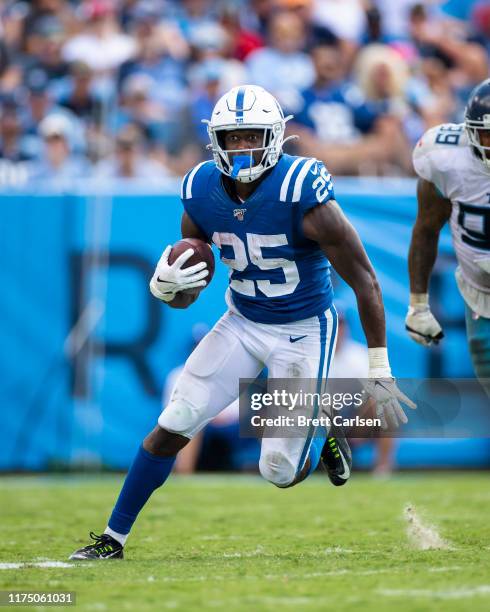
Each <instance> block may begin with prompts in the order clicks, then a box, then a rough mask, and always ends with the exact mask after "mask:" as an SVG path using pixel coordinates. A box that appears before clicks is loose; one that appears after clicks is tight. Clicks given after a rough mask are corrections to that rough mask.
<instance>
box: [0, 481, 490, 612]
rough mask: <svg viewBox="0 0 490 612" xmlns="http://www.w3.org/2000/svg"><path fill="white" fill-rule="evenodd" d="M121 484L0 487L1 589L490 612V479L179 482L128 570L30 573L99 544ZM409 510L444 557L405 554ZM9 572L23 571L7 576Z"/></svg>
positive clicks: (150, 602) (207, 605)
mask: <svg viewBox="0 0 490 612" xmlns="http://www.w3.org/2000/svg"><path fill="white" fill-rule="evenodd" d="M120 482H121V478H119V477H112V476H110V477H107V476H100V477H98V478H96V477H90V478H82V477H76V478H74V477H66V478H65V477H60V478H48V477H39V478H32V477H26V478H14V477H4V478H1V479H0V524H1V534H2V541H1V543H0V589H16V590H19V589H20V590H21V589H28V590H39V589H49V590H72V591H76V593H77V606H76V608H77V609H82V610H137V611H140V610H142V611H143V610H161V609H164V610H165V609H172V610H175V609H177V610H198V609H199V610H203V609H218V610H274V611H277V610H280V609H285V610H333V609H336V610H338V611H339V612H344V611H346V610H361V609H362V610H364V611H366V610H368V611H370V610H376V611H379V610H394V609H396V610H397V612H402V611H405V610H410V611H412V610H413V611H421V612H422V611H424V612H425V611H427V610H444V611H450V610H458V611H459V610H461V609H462V608H463V609H468V608H470V607H471V609H472V611H475V610H489V609H490V569H489V568H490V521H489V518H488V517H489V509H490V487H489V481H488V475H487V474H456V475H452V474H441V475H439V474H437V475H423V474H422V475H417V476H415V475H403V476H398V477H396V478H393V479H392V480H388V481H382V482H381V481H375V480H372V479H371V478H369V477H368V476H359V475H354V477H353V479H352V481H351V482H350V483H349V484H348V485H347V486H345V487H343V488H339V489H336V488H334V487H332V486H331V485H330V484H329V482H328V480H327V479H326V477H324V476H322V475H318V476H315V477H313V478H311V479H309V480H308V481H307V482H305V483H303V484H302V485H300V486H298V487H295V488H292V489H287V490H277V489H275V488H274V487H273V486H272V485H268V484H267V483H265V482H263V481H261V480H260V479H259V478H255V477H247V476H227V477H222V476H219V477H214V476H196V477H187V478H186V477H180V478H177V477H174V478H173V479H171V480H170V481H169V482H168V483H167V484H166V485H165V487H164V488H162V489H161V490H159V491H158V492H157V493H156V494H155V496H154V497H153V498H152V500H151V502H150V504H149V506H148V507H147V508H146V509H145V510H144V511H143V513H142V515H141V516H140V518H139V521H138V522H137V524H136V526H135V528H134V530H133V533H132V535H131V537H130V539H129V541H128V544H127V547H126V559H125V560H124V561H109V562H99V563H95V564H93V563H92V564H90V563H86V564H83V563H82V564H80V563H79V564H71V563H70V564H67V565H69V566H68V567H38V566H33V565H29V563H31V564H32V563H39V562H42V561H46V560H50V561H66V559H67V557H68V555H69V554H70V553H71V552H72V550H74V549H75V548H78V547H79V546H81V545H84V544H86V543H87V534H88V531H90V530H94V531H96V532H98V531H102V530H103V528H104V526H105V522H106V520H107V515H108V513H109V511H110V509H111V507H112V503H113V500H114V498H115V496H116V494H117V492H118V489H119V484H120ZM407 503H412V504H413V505H414V507H415V509H416V511H417V513H418V515H419V516H420V517H421V518H422V520H424V521H425V522H426V523H428V524H430V525H432V526H434V527H435V528H436V529H437V530H438V532H439V533H440V535H441V536H442V537H443V538H444V539H445V540H446V541H447V542H448V544H449V548H448V549H443V550H417V548H415V547H414V546H413V544H411V543H410V541H409V539H408V538H407V534H406V528H407V523H406V521H405V520H404V518H403V509H404V507H405V506H406V505H407ZM14 562H18V563H22V564H26V565H22V566H21V567H20V568H16V569H5V567H6V565H5V564H6V563H14ZM2 564H3V565H2ZM30 609H32V608H30ZM44 609H46V610H48V609H52V608H47V607H46V608H44Z"/></svg>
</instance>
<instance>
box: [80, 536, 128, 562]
mask: <svg viewBox="0 0 490 612" xmlns="http://www.w3.org/2000/svg"><path fill="white" fill-rule="evenodd" d="M90 537H91V538H92V540H94V543H93V544H89V545H88V546H84V547H83V548H79V549H78V550H76V551H75V552H74V553H72V554H71V555H70V557H69V559H70V561H91V560H92V559H123V558H124V553H123V547H122V546H121V544H119V542H118V541H117V540H115V539H114V538H113V537H112V536H110V535H109V534H107V533H103V534H102V535H97V534H95V533H94V532H93V531H91V532H90Z"/></svg>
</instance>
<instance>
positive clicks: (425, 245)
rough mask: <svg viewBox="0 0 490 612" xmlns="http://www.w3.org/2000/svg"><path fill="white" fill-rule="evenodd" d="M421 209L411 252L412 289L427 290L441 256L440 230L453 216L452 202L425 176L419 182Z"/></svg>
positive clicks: (418, 197) (410, 272) (419, 207)
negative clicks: (436, 262) (433, 269)
mask: <svg viewBox="0 0 490 612" xmlns="http://www.w3.org/2000/svg"><path fill="white" fill-rule="evenodd" d="M417 200H418V212H417V220H416V222H415V226H414V228H413V232H412V240H411V242H410V250H409V254H408V271H409V275H410V291H411V293H427V291H428V287H429V279H430V275H431V272H432V268H433V267H434V264H435V261H436V258H437V246H438V243H439V234H440V232H441V230H442V228H443V227H444V225H445V223H446V222H447V221H448V220H449V217H450V216H451V202H450V201H449V200H448V199H446V198H444V197H442V196H441V195H440V193H439V192H438V191H437V189H436V186H435V185H434V184H433V183H431V182H429V181H426V180H424V179H419V181H418V183H417Z"/></svg>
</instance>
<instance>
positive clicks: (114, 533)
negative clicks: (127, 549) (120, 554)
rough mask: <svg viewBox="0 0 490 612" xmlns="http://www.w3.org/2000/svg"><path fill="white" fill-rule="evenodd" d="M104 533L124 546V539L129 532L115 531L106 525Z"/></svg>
mask: <svg viewBox="0 0 490 612" xmlns="http://www.w3.org/2000/svg"><path fill="white" fill-rule="evenodd" d="M104 533H107V534H108V535H110V536H111V537H112V538H114V539H115V540H117V541H118V542H119V544H120V545H121V546H124V544H126V540H127V539H128V535H129V533H126V534H125V533H117V531H114V530H112V529H111V528H110V527H106V528H105V530H104Z"/></svg>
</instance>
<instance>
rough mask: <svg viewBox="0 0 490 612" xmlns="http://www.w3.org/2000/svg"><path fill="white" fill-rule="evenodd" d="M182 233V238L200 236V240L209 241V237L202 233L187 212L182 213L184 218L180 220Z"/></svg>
mask: <svg viewBox="0 0 490 612" xmlns="http://www.w3.org/2000/svg"><path fill="white" fill-rule="evenodd" d="M180 233H181V234H182V238H198V239H199V240H203V241H204V242H208V239H207V237H206V236H205V235H204V234H203V233H202V231H201V230H200V229H199V228H198V227H197V225H196V224H195V223H194V221H193V220H192V219H191V218H190V217H189V215H188V214H187V213H186V212H184V213H183V214H182V219H181V221H180Z"/></svg>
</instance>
